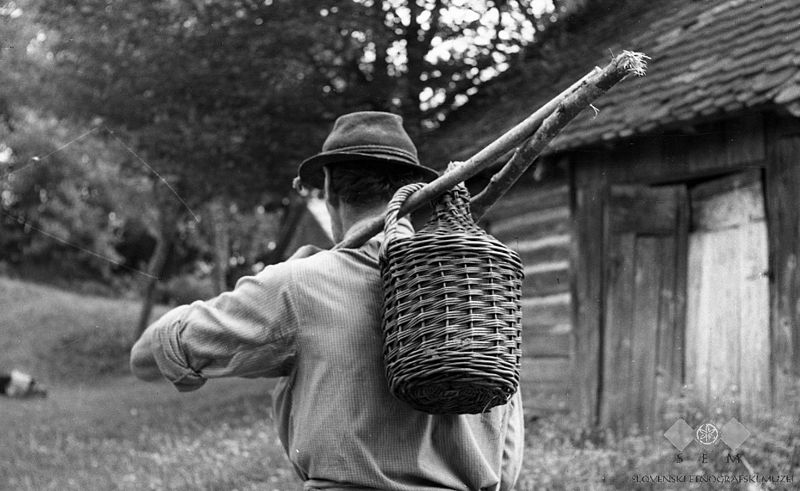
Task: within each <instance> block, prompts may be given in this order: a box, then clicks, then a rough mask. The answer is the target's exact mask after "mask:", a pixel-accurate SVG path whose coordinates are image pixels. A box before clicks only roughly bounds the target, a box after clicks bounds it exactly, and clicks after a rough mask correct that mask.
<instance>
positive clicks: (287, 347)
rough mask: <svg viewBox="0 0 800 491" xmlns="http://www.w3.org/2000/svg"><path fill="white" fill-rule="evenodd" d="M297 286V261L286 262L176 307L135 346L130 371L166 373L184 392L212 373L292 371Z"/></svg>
mask: <svg viewBox="0 0 800 491" xmlns="http://www.w3.org/2000/svg"><path fill="white" fill-rule="evenodd" d="M318 250H319V249H315V248H305V249H303V250H301V251H298V254H296V255H295V256H293V258H292V259H299V258H300V257H303V256H308V255H312V254H313V253H314V252H316V251H318ZM291 290H292V266H291V265H289V264H287V263H281V264H277V265H274V266H268V267H267V268H265V269H264V270H263V271H262V272H261V273H259V274H258V275H255V276H246V277H244V278H242V279H240V280H239V282H237V284H236V288H234V290H233V291H230V292H226V293H223V294H222V295H219V296H218V297H215V298H213V299H211V300H208V301H197V302H194V303H192V304H190V305H183V306H180V307H177V308H175V309H172V310H170V311H169V312H167V313H166V314H164V315H163V316H162V317H161V318H160V319H158V320H157V321H156V322H155V323H153V324H152V325H150V326H149V327H148V328H147V329H146V330H145V332H144V333H143V334H142V336H141V337H140V339H139V340H138V341H137V342H136V344H135V345H134V346H133V348H132V350H131V360H130V367H131V371H132V372H133V374H134V375H135V376H136V377H138V378H140V379H142V380H146V381H154V380H159V379H160V378H161V377H162V376H163V378H166V379H167V380H169V381H170V382H172V383H173V384H174V385H175V387H176V388H178V390H180V391H189V390H195V389H198V388H200V387H201V386H202V385H203V384H204V383H205V381H206V379H208V378H216V377H230V376H241V377H259V376H261V377H278V376H282V375H285V374H286V373H288V370H289V367H290V366H291V364H292V363H293V360H294V334H295V332H296V328H297V317H296V312H295V309H294V306H293V300H292V296H291V294H290V291H291Z"/></svg>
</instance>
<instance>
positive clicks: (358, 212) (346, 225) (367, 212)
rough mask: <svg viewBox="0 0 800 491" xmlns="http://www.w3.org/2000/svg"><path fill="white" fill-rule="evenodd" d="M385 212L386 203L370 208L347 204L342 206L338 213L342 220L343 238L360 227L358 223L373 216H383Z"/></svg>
mask: <svg viewBox="0 0 800 491" xmlns="http://www.w3.org/2000/svg"><path fill="white" fill-rule="evenodd" d="M385 212H386V207H385V206H384V205H379V206H374V207H370V208H353V207H350V206H347V205H343V206H341V207H340V208H339V210H338V213H339V217H340V219H341V220H342V222H341V223H342V230H343V233H342V238H344V237H347V235H348V234H351V233H353V232H354V231H355V230H356V228H358V227H357V225H358V224H360V223H362V222H364V221H367V220H369V219H371V218H375V217H382V216H383V214H384V213H385Z"/></svg>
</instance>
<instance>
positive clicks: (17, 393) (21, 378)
mask: <svg viewBox="0 0 800 491" xmlns="http://www.w3.org/2000/svg"><path fill="white" fill-rule="evenodd" d="M0 395H4V396H8V397H19V398H23V397H47V390H46V389H45V388H44V387H42V386H40V385H39V384H38V383H37V382H36V380H34V378H33V377H31V376H30V375H28V374H27V373H23V372H20V371H19V370H11V373H5V372H0Z"/></svg>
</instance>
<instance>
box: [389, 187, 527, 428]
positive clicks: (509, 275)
mask: <svg viewBox="0 0 800 491" xmlns="http://www.w3.org/2000/svg"><path fill="white" fill-rule="evenodd" d="M420 187H421V185H418V184H411V185H409V186H405V187H403V188H401V189H400V190H398V191H397V193H396V194H395V196H394V198H393V199H392V201H391V202H390V204H389V206H388V208H387V212H386V223H385V228H384V232H385V239H384V244H383V247H382V249H381V274H382V279H383V287H384V314H383V315H384V317H383V335H384V338H383V339H384V345H383V347H384V353H383V354H384V361H385V365H386V377H387V379H388V382H389V388H390V390H391V392H392V394H394V396H395V397H397V398H398V399H400V400H402V401H405V402H407V403H408V404H410V405H411V406H412V407H414V408H415V409H418V410H421V411H425V412H428V413H433V414H468V413H469V414H475V413H480V412H484V411H486V410H487V409H489V408H491V407H494V406H497V405H500V404H505V403H506V402H507V401H508V400H509V399H510V397H511V396H512V395H513V394H514V393H515V392H516V390H517V387H518V385H519V368H520V322H521V311H520V288H521V281H522V263H521V261H520V258H519V256H518V255H517V253H515V252H514V251H512V250H510V249H509V248H508V247H506V246H505V245H503V244H502V243H501V242H500V241H498V240H497V239H495V238H494V237H492V236H491V235H488V234H487V233H486V232H484V231H483V230H482V229H480V228H479V227H478V226H477V225H476V224H475V223H474V221H473V220H472V215H471V214H470V211H469V192H468V191H467V189H466V187H464V185H463V184H461V185H459V186H457V187H456V188H454V189H453V190H451V191H450V192H449V193H447V194H445V195H444V196H443V197H442V198H441V199H440V200H439V201H438V202H437V205H436V212H435V214H434V215H433V216H432V217H431V219H430V221H429V222H428V223H427V224H426V225H425V226H424V227H423V228H422V229H420V230H419V231H418V232H417V233H415V234H414V235H413V236H410V237H400V236H398V233H397V214H398V211H399V209H400V206H401V205H402V204H403V202H404V201H405V200H406V198H408V196H410V195H411V194H412V193H413V192H414V191H416V190H417V189H419V188H420Z"/></svg>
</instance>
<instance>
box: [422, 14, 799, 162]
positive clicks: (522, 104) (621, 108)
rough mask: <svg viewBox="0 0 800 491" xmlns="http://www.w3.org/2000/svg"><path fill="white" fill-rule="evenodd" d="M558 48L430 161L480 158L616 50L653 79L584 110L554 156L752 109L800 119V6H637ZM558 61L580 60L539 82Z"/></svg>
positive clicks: (465, 119)
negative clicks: (781, 110)
mask: <svg viewBox="0 0 800 491" xmlns="http://www.w3.org/2000/svg"><path fill="white" fill-rule="evenodd" d="M560 46H561V47H562V48H563V49H560V50H558V51H555V52H553V53H552V54H549V55H548V54H542V55H540V56H539V58H537V59H534V60H529V61H525V62H523V63H522V65H521V66H520V67H519V69H518V70H519V73H517V74H511V75H509V76H507V77H505V78H500V79H498V80H497V82H496V85H495V86H494V87H492V88H491V90H489V91H488V92H489V93H488V94H486V95H485V96H483V97H481V98H480V99H479V100H476V101H474V102H475V104H474V106H473V107H469V106H471V104H467V105H466V106H465V111H464V112H463V114H460V115H459V114H458V113H459V112H461V111H456V112H455V113H454V116H456V115H458V116H457V117H455V118H454V121H453V122H452V124H451V123H446V124H445V125H444V126H443V127H442V128H441V130H440V131H439V132H438V133H435V134H434V135H432V137H431V142H435V147H436V149H435V150H432V151H431V153H430V155H432V156H436V158H441V157H442V156H443V155H442V153H441V152H442V151H444V152H447V155H448V158H452V159H455V158H465V157H467V156H469V155H472V154H474V153H475V151H477V150H478V149H479V148H481V147H482V146H483V145H485V144H486V143H488V141H490V140H491V139H493V138H495V137H497V136H499V134H500V133H501V132H502V131H504V130H505V129H508V128H510V127H511V126H513V125H514V124H516V123H517V122H518V121H520V120H522V119H523V118H524V117H525V116H526V115H527V114H529V113H530V112H532V110H533V109H535V108H537V107H539V106H540V105H541V104H542V103H544V102H546V101H547V100H548V99H550V98H551V97H553V96H554V95H555V94H556V93H557V92H558V91H559V90H561V89H562V88H563V87H566V86H567V85H569V83H570V82H571V81H574V80H576V79H577V78H579V77H580V76H581V75H582V74H583V73H585V72H587V71H588V70H589V69H590V68H591V67H592V66H594V65H595V64H598V65H603V64H605V62H607V60H608V59H609V58H610V54H609V51H608V50H609V49H611V50H615V52H618V51H619V50H620V49H632V50H636V51H643V52H645V53H646V54H647V55H649V56H650V57H651V58H652V59H651V60H650V62H649V67H648V74H647V76H646V77H644V78H635V79H629V80H625V81H623V82H622V83H621V84H620V85H618V86H617V87H615V88H613V89H612V90H611V91H610V92H609V93H608V94H606V95H604V96H603V97H601V98H600V99H598V100H597V101H596V102H595V104H594V105H595V106H596V107H597V108H598V109H600V114H599V115H598V116H597V117H593V116H594V114H593V112H592V111H589V110H586V111H583V112H582V113H581V114H580V115H579V116H578V117H577V118H576V119H575V120H574V121H573V122H572V123H570V125H569V126H567V128H565V129H564V131H563V132H562V133H561V134H560V135H559V136H558V138H557V139H556V140H554V141H553V142H552V144H551V148H552V149H555V150H564V149H569V148H576V147H580V146H585V145H590V144H594V143H598V142H600V141H608V140H615V139H620V138H626V137H629V136H631V135H634V134H638V133H646V132H650V131H654V130H656V129H658V128H664V127H669V126H671V125H676V124H680V123H683V122H690V121H693V120H697V119H701V118H702V119H712V118H716V117H721V116H723V115H725V114H729V113H735V112H740V111H742V110H746V109H748V108H759V107H765V106H770V105H779V106H783V107H785V108H787V109H788V110H789V111H790V112H792V113H793V114H797V115H800V3H798V0H722V1H702V0H700V1H698V0H665V1H661V2H649V1H642V0H637V1H629V2H625V5H624V6H623V7H621V8H616V9H613V8H612V9H610V10H607V11H605V12H603V13H602V15H600V16H598V18H594V19H588V20H584V24H583V25H582V26H581V28H580V29H576V30H574V32H570V33H567V34H565V35H562V36H561V39H560ZM603 52H604V53H603ZM553 56H555V57H556V59H559V58H563V57H564V56H572V57H573V58H575V59H574V60H573V61H572V62H570V63H569V64H568V65H567V66H565V67H564V69H563V70H561V73H560V76H558V77H553V76H550V77H545V76H537V74H538V71H539V70H538V68H539V67H547V62H548V57H550V58H552V57H553ZM604 57H605V58H604ZM561 64H562V65H564V62H563V61H562V62H561ZM580 66H582V68H579V67H580ZM526 70H527V75H526ZM556 79H557V80H556ZM487 89H488V87H487ZM528 94H531V95H530V96H528ZM534 94H536V95H534ZM529 103H531V104H529ZM470 124H476V125H478V128H480V130H475V131H474V132H475V133H479V134H480V136H479V137H478V138H473V139H472V140H471V141H466V140H464V139H463V138H462V139H461V143H460V144H459V138H458V134H459V133H462V134H463V133H464V132H465V131H469V130H465V129H464V126H463V125H470ZM459 128H461V129H460V131H459ZM484 135H485V136H484ZM484 140H485V141H484ZM426 147H430V148H434V145H433V144H429V145H426ZM423 153H424V152H423ZM437 154H438V155H437Z"/></svg>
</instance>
